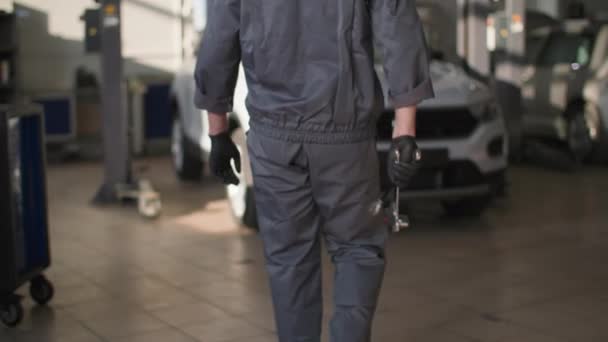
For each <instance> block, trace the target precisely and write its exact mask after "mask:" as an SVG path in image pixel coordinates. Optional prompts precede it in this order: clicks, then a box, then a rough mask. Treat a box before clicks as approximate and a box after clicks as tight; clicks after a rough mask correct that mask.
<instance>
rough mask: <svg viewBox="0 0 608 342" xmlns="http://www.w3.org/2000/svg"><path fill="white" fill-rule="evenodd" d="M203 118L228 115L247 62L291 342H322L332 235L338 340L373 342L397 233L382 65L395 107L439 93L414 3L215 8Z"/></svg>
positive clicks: (266, 234) (201, 80) (266, 227)
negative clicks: (381, 152)
mask: <svg viewBox="0 0 608 342" xmlns="http://www.w3.org/2000/svg"><path fill="white" fill-rule="evenodd" d="M210 1H211V3H210V8H209V18H208V24H207V28H206V32H205V34H204V37H203V40H202V43H201V47H200V52H199V56H198V62H197V66H196V70H195V79H196V83H197V88H198V91H197V92H196V94H195V101H196V104H197V106H198V107H199V108H203V109H206V110H208V111H210V112H214V113H225V112H229V111H230V110H231V107H232V96H233V92H234V87H235V83H236V78H237V74H238V66H239V63H241V62H242V63H243V66H244V69H245V75H246V78H247V84H248V89H249V93H248V98H247V108H248V111H249V114H250V126H251V130H250V132H249V138H248V149H249V155H250V159H251V166H252V171H253V176H254V188H255V198H256V204H257V210H258V217H259V223H260V232H261V236H262V238H263V241H264V249H265V254H266V260H267V270H268V272H269V275H270V283H271V289H272V296H273V303H274V308H275V317H276V323H277V330H278V336H279V340H280V341H281V342H318V341H320V333H321V316H322V306H323V304H322V303H323V302H322V295H321V292H322V291H321V257H320V252H321V251H320V245H321V238H323V239H324V242H325V245H326V246H327V248H328V250H329V253H330V254H331V257H332V261H333V262H334V264H335V267H336V273H335V289H334V303H335V310H334V317H333V319H332V321H331V339H332V341H333V342H368V341H369V340H370V336H371V325H372V319H373V315H374V311H375V307H376V303H377V299H378V294H379V291H380V288H381V284H382V279H383V274H384V269H385V255H384V249H385V243H386V239H387V235H388V233H387V228H386V226H385V224H384V223H383V222H382V217H381V216H380V215H378V214H377V213H376V212H375V211H374V210H373V206H374V203H375V202H376V201H377V200H378V198H379V197H380V186H379V172H378V170H379V167H378V157H377V154H376V150H375V133H376V132H375V131H376V120H377V117H378V115H379V114H380V113H381V112H382V111H383V109H384V104H385V102H384V95H383V91H382V87H381V85H380V83H379V81H378V77H377V76H376V74H375V70H374V62H375V61H374V43H373V41H375V43H376V46H377V47H379V48H380V49H379V51H377V52H379V53H380V54H381V55H382V56H383V57H382V59H383V64H384V71H385V74H386V79H387V87H388V97H389V99H388V100H389V102H391V103H392V105H393V106H394V107H396V108H398V107H404V106H411V105H416V104H418V103H419V102H420V101H422V100H424V99H426V98H429V97H432V96H433V89H432V85H431V81H430V77H429V70H428V58H427V48H426V42H425V38H424V33H423V31H422V25H421V23H420V19H419V17H418V15H417V13H416V8H415V1H414V0H367V1H366V0H210Z"/></svg>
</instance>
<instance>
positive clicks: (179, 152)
mask: <svg viewBox="0 0 608 342" xmlns="http://www.w3.org/2000/svg"><path fill="white" fill-rule="evenodd" d="M197 150H198V146H195V145H194V143H192V142H191V141H190V140H189V139H188V138H187V137H186V135H185V134H184V128H183V126H182V122H181V120H180V117H179V115H175V116H174V119H173V127H172V130H171V155H172V157H173V158H172V159H173V168H174V169H175V173H176V175H177V178H178V179H179V180H182V181H200V180H201V178H202V176H203V160H202V157H201V156H200V155H197V154H195V153H193V151H197Z"/></svg>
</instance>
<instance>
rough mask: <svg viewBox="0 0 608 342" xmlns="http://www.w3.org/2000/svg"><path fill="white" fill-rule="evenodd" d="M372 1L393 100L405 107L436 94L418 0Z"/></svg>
mask: <svg viewBox="0 0 608 342" xmlns="http://www.w3.org/2000/svg"><path fill="white" fill-rule="evenodd" d="M371 1H372V3H371V12H372V13H371V14H372V31H373V32H374V39H375V41H376V44H377V46H378V47H380V49H381V52H382V55H383V62H384V73H385V74H386V80H387V86H388V88H389V89H388V90H389V92H388V96H389V100H390V101H391V103H392V104H393V106H394V107H395V108H401V107H407V106H413V105H417V104H418V103H420V102H421V101H423V100H425V99H428V98H432V97H434V93H433V85H432V82H431V78H430V72H429V59H428V50H427V45H426V39H425V36H424V31H423V27H422V23H421V22H420V18H419V16H418V12H417V11H416V1H415V0H371Z"/></svg>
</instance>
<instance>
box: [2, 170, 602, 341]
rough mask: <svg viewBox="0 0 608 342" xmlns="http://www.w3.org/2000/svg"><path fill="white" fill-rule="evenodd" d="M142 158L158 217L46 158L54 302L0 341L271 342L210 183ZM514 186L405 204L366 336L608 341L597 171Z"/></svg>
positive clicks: (255, 279)
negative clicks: (408, 215) (463, 207)
mask: <svg viewBox="0 0 608 342" xmlns="http://www.w3.org/2000/svg"><path fill="white" fill-rule="evenodd" d="M140 164H142V163H140ZM145 164H147V165H149V166H150V170H149V171H148V173H147V176H148V177H150V178H151V179H152V180H153V181H154V183H155V185H156V186H157V188H159V189H160V190H161V191H162V192H163V196H164V204H165V213H164V216H163V217H162V218H161V219H160V220H158V221H156V222H149V221H146V220H144V219H141V218H140V217H138V216H137V214H136V213H135V210H134V209H132V208H129V207H124V208H116V207H108V208H98V207H92V206H90V205H89V200H90V199H91V197H92V195H93V194H94V192H95V190H96V187H97V185H98V182H99V179H100V174H99V170H98V167H97V166H96V165H89V164H84V165H83V164H75V165H67V166H65V165H62V166H51V167H50V170H49V187H50V197H51V203H50V209H51V221H52V238H53V241H52V242H53V252H54V266H53V268H52V269H51V270H50V271H49V272H48V276H49V277H50V278H51V279H52V280H53V282H54V283H55V285H56V291H57V296H56V299H55V300H54V302H53V303H52V305H51V306H50V307H49V308H37V307H34V306H33V304H32V302H31V300H29V299H27V300H26V301H25V304H26V310H27V317H26V320H25V322H24V324H22V325H21V326H20V327H19V328H17V329H15V330H8V329H5V328H0V341H2V342H17V341H31V342H50V341H54V342H93V341H95V342H99V341H112V342H123V341H124V342H127V341H128V342H140V341H141V342H185V341H202V342H220V341H226V342H272V341H274V340H273V339H274V333H273V331H274V327H273V320H272V312H271V306H270V296H269V291H268V287H267V284H266V278H265V273H264V266H263V264H264V261H263V257H262V253H261V244H260V241H259V240H258V238H257V237H256V236H255V234H253V233H252V232H250V231H248V230H244V229H240V228H238V227H236V226H235V225H234V224H233V223H232V221H231V219H230V214H229V212H228V208H227V203H226V201H225V200H224V199H223V190H222V187H221V186H220V185H219V184H217V183H215V182H213V181H210V180H207V181H205V182H204V183H203V184H195V185H192V184H187V185H184V184H178V183H177V182H176V181H175V180H174V177H173V175H172V171H171V168H170V165H169V162H168V161H167V160H165V159H157V160H148V161H146V162H145ZM511 180H512V187H511V196H510V197H509V198H507V199H505V200H502V201H499V202H497V203H496V204H495V205H494V207H493V208H492V209H491V210H489V211H488V212H487V214H486V215H484V217H483V218H481V219H478V220H459V221H454V220H450V219H447V218H441V217H439V216H438V213H439V211H438V209H437V208H436V206H435V205H432V204H430V205H427V204H424V205H419V206H417V207H416V208H415V227H414V229H412V230H411V231H408V232H406V233H404V234H402V235H398V236H394V237H393V239H392V241H391V243H390V249H389V258H390V266H389V268H388V272H387V276H386V282H385V287H384V291H383V293H382V298H381V304H380V307H379V310H378V311H379V312H378V315H377V321H376V325H375V331H374V341H375V342H405V341H412V342H414V341H417V342H465V341H488V342H563V341H576V342H593V341H597V342H605V341H608V267H607V263H608V177H607V176H606V170H605V169H599V168H596V169H587V170H584V171H582V172H580V173H578V174H574V175H571V174H564V173H555V172H550V171H546V170H540V169H535V168H528V167H517V168H515V169H513V172H512V177H511ZM326 271H327V272H326V273H327V276H326V277H325V279H326V282H327V286H326V289H327V291H329V290H330V288H331V286H330V285H331V277H330V276H329V275H330V273H329V272H330V266H328V265H327V266H326ZM326 298H327V307H328V308H329V307H330V303H331V300H330V298H331V296H330V295H329V294H328V295H326Z"/></svg>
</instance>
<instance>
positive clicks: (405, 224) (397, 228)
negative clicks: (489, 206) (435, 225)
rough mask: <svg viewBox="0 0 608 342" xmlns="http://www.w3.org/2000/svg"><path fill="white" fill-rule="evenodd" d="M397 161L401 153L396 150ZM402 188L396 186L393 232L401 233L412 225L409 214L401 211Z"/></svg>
mask: <svg viewBox="0 0 608 342" xmlns="http://www.w3.org/2000/svg"><path fill="white" fill-rule="evenodd" d="M395 157H396V158H395V162H396V163H398V162H399V160H400V158H401V155H400V153H399V151H397V150H396V151H395ZM400 196H401V190H400V189H399V187H398V186H397V187H395V201H394V202H393V233H399V232H401V231H402V230H405V229H407V228H409V227H410V218H409V217H408V216H407V215H401V214H400V212H399V197H400Z"/></svg>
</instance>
